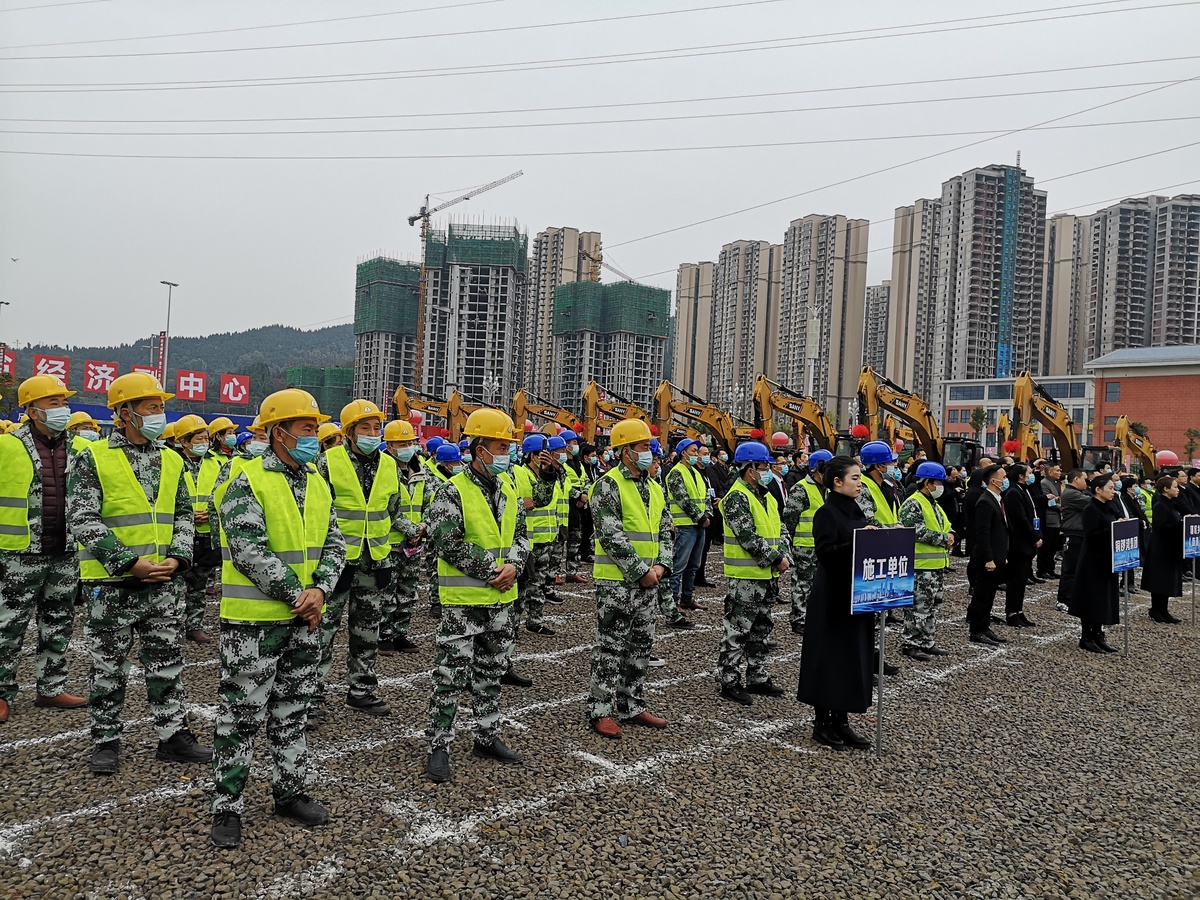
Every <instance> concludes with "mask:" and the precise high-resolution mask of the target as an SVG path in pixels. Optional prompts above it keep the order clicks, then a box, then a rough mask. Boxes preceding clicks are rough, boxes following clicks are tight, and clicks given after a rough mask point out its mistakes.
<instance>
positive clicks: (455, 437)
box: [392, 385, 481, 443]
mask: <svg viewBox="0 0 1200 900" xmlns="http://www.w3.org/2000/svg"><path fill="white" fill-rule="evenodd" d="M392 402H394V403H395V404H396V416H397V418H400V419H407V418H408V417H409V416H410V415H412V411H413V410H414V409H415V410H418V411H420V412H423V413H425V414H426V415H431V416H438V417H439V418H442V419H445V420H446V430H447V431H449V432H450V439H451V440H452V441H454V442H456V443H457V442H458V441H459V439H460V438H462V433H463V428H464V427H465V426H466V424H467V416H469V415H470V414H471V413H473V412H475V410H477V409H481V407H480V406H478V405H477V404H474V403H464V402H463V399H462V395H461V394H460V393H459V392H458V391H455V392H454V393H453V394H451V395H450V399H448V400H435V399H433V398H432V397H427V396H425V395H423V394H420V393H418V392H417V391H415V390H412V391H410V390H408V389H407V388H406V387H404V385H401V386H400V387H398V388H396V393H395V394H394V395H393V396H392Z"/></svg>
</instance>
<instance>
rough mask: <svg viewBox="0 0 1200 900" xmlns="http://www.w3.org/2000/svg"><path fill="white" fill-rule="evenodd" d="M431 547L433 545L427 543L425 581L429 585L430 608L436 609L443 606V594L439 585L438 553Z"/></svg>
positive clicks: (431, 609)
mask: <svg viewBox="0 0 1200 900" xmlns="http://www.w3.org/2000/svg"><path fill="white" fill-rule="evenodd" d="M431 549H432V548H431V546H429V545H426V549H425V551H424V556H425V581H426V582H427V583H428V585H429V609H430V611H434V610H440V609H441V608H442V596H441V593H440V589H439V587H438V573H437V554H436V553H431V552H430V550H431Z"/></svg>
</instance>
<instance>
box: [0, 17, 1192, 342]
mask: <svg viewBox="0 0 1200 900" xmlns="http://www.w3.org/2000/svg"><path fill="white" fill-rule="evenodd" d="M35 4H36V6H35ZM19 7H21V8H23V7H35V8H33V9H18V8H19ZM435 7H436V8H435ZM431 8H433V9H431ZM676 10H677V11H681V12H678V13H677V14H671V15H658V16H651V17H647V16H646V15H645V14H646V13H651V12H653V13H665V12H670V11H676ZM345 17H354V18H350V19H348V20H343V21H330V22H323V23H319V24H289V23H312V22H313V20H321V19H331V18H338V19H345ZM598 18H602V21H587V22H586V23H582V24H567V25H562V26H559V27H536V26H542V25H546V24H547V23H578V22H580V20H595V19H598ZM1037 19H1043V20H1045V19H1052V20H1049V21H1040V22H1037V21H1026V20H1037ZM1023 21H1024V22H1025V24H1003V23H1013V22H1023ZM256 26H267V27H256ZM981 26H989V27H981ZM501 29H510V30H507V31H503V30H501ZM947 29H955V30H952V31H947ZM480 31H490V32H491V33H486V34H478V33H476V34H471V33H467V34H463V33H462V32H480ZM196 32H207V33H201V34H195V33H196ZM213 32H217V33H213ZM448 32H449V33H453V34H447V33H448ZM914 32H924V33H914ZM181 33H192V34H190V35H187V34H184V35H181ZM1197 34H1200V5H1198V4H1197V3H1196V2H1194V0H1193V2H1179V0H1107V2H1093V3H1084V2H1080V0H993V2H990V3H986V4H985V3H978V2H971V3H967V2H962V0H906V2H903V3H901V2H896V0H849V2H840V3H829V2H821V3H817V2H809V0H769V2H762V0H759V2H751V0H740V2H722V0H661V2H658V0H602V2H588V3H585V2H577V0H554V2H550V0H487V2H464V0H457V2H454V0H409V2H407V3H405V2H401V0H390V2H388V0H359V2H354V3H347V2H338V3H334V2H306V0H287V2H282V0H276V2H257V3H246V2H232V0H207V2H204V3H185V2H165V0H153V2H151V0H90V2H77V3H73V4H69V3H61V2H58V3H55V2H51V3H46V2H45V0H7V4H6V5H5V6H4V7H3V8H0V48H3V49H0V57H3V58H4V59H3V60H0V82H2V85H3V86H2V87H0V120H2V121H0V131H3V132H4V133H3V134H0V150H2V151H4V152H3V153H0V300H6V301H9V302H10V303H11V306H5V307H0V340H5V339H6V340H8V341H9V342H12V341H13V340H17V341H20V342H22V343H25V342H45V343H58V344H73V345H77V344H106V343H117V342H121V341H129V340H133V339H134V338H136V337H140V336H142V335H144V334H146V333H149V332H152V331H157V330H159V329H160V328H161V327H162V326H163V324H164V319H165V311H166V310H165V306H166V303H165V299H166V298H165V294H166V288H165V287H162V286H161V285H160V284H159V282H160V281H161V280H163V279H167V280H171V281H175V282H179V284H180V285H181V286H180V287H179V289H178V290H177V291H176V292H175V303H174V308H173V310H172V323H171V325H172V328H171V330H172V332H173V333H175V334H180V335H199V334H208V333H211V332H217V331H226V330H240V329H243V328H249V327H254V326H258V325H266V324H272V323H277V322H279V323H285V324H290V325H296V326H302V327H303V326H311V325H315V324H317V323H322V324H325V323H330V324H333V323H336V322H345V321H351V319H352V311H353V284H354V282H353V279H354V266H355V263H356V262H357V261H358V260H359V259H361V258H363V257H367V256H371V255H374V254H375V253H376V252H377V251H380V250H382V251H384V252H386V253H388V254H391V255H399V256H404V257H408V258H416V257H417V256H418V255H419V252H420V248H419V241H418V238H417V229H415V228H410V227H409V226H408V224H407V222H406V217H407V216H408V215H409V214H411V213H413V212H415V211H416V210H417V208H418V207H419V206H420V205H421V203H422V201H423V198H424V195H425V194H426V193H432V194H435V195H437V196H439V197H441V198H443V199H449V198H451V197H454V196H455V195H456V194H458V193H461V191H462V190H465V189H468V188H470V187H473V186H476V185H480V184H483V183H486V182H489V181H492V180H494V179H497V178H500V177H502V176H504V175H507V174H508V173H510V172H513V171H515V170H517V169H523V170H524V172H525V175H524V177H522V178H520V179H518V180H516V181H514V182H511V183H509V184H507V185H505V186H503V187H500V188H497V189H496V190H495V191H494V192H491V193H489V194H487V195H485V196H483V197H480V198H478V199H476V200H472V201H470V202H468V203H464V204H461V205H459V206H458V207H457V208H456V209H455V210H454V213H456V214H458V215H465V216H469V217H472V218H473V219H474V220H477V221H478V220H486V221H491V220H494V219H507V220H516V221H517V222H519V223H520V224H521V226H522V227H525V228H527V229H528V231H529V233H530V237H531V239H532V237H533V235H534V234H536V232H537V231H538V230H540V229H542V228H545V227H547V226H551V225H569V226H574V227H577V228H580V229H587V230H598V231H600V232H602V234H603V239H604V244H605V250H606V257H607V259H608V261H609V262H613V263H615V264H616V265H617V266H619V267H620V268H621V269H623V270H624V271H626V272H627V273H629V274H631V275H633V276H635V277H642V278H644V280H646V281H647V282H648V283H652V284H656V285H660V286H662V287H667V288H674V285H675V279H674V271H675V268H676V266H677V265H678V264H679V263H680V262H683V261H689V260H701V259H716V256H717V254H718V252H719V250H720V247H721V245H722V244H723V243H726V242H729V241H732V240H738V239H760V240H771V241H776V242H777V241H779V240H781V238H782V235H783V232H784V230H785V228H786V227H787V223H788V222H789V221H790V220H791V219H794V218H798V217H800V216H804V215H807V214H810V213H828V214H833V213H841V214H844V215H847V216H851V217H862V218H867V219H870V220H871V222H872V223H873V224H872V225H871V231H870V246H871V249H872V253H871V268H870V280H871V282H872V283H875V282H878V281H880V280H882V279H884V278H887V277H889V274H890V270H891V256H890V251H889V249H888V248H889V245H890V244H891V240H892V223H891V215H892V211H893V209H894V208H895V207H896V206H899V205H901V204H906V203H911V202H912V201H913V200H914V199H916V198H918V197H933V196H937V195H938V194H939V193H940V188H941V183H942V182H943V181H944V180H945V179H946V178H949V177H950V176H952V175H955V174H958V173H961V172H963V171H964V170H966V169H969V168H973V167H975V166H981V165H986V164H988V163H992V162H1005V163H1008V162H1012V161H1014V160H1015V158H1016V155H1017V152H1018V151H1020V153H1021V161H1022V164H1023V165H1024V167H1025V168H1026V169H1027V171H1028V172H1029V173H1030V174H1031V175H1033V176H1034V178H1035V179H1037V181H1038V183H1039V186H1044V187H1045V189H1046V190H1047V191H1048V192H1049V209H1050V211H1051V212H1056V211H1063V210H1068V209H1072V210H1073V211H1078V212H1090V211H1092V210H1094V209H1095V208H1097V207H1099V206H1102V205H1106V204H1107V203H1109V202H1112V201H1113V200H1115V199H1117V198H1120V197H1123V196H1135V195H1140V194H1145V193H1149V192H1152V191H1156V190H1164V191H1165V192H1167V193H1185V192H1196V191H1200V171H1198V166H1197V160H1200V146H1193V147H1189V148H1184V149H1178V150H1174V151H1172V152H1162V151H1168V150H1170V148H1175V147H1180V146H1181V145H1185V144H1189V143H1192V142H1200V118H1197V117H1196V115H1195V112H1196V109H1197V107H1198V105H1200V104H1198V102H1197V101H1198V100H1200V80H1195V81H1190V82H1186V83H1181V84H1173V82H1179V81H1186V80H1187V79H1192V78H1198V79H1200V50H1198V49H1197V47H1198V45H1197V42H1196V36H1197ZM897 35H902V36H897ZM130 38H140V39H138V40H130ZM330 42H333V43H334V44H335V45H334V46H312V45H314V44H328V43H330ZM301 44H307V45H309V46H307V47H297V46H294V45H301ZM29 45H39V46H37V47H30V46H29ZM289 45H290V46H289ZM797 45H804V46H797ZM16 48H22V49H16ZM230 48H249V49H239V50H237V51H236V52H217V53H209V52H202V53H195V52H189V51H210V50H229V49H230ZM263 48H270V49H263ZM698 48H704V49H698ZM730 51H738V52H730ZM114 54H116V55H118V58H96V57H98V56H108V57H112V56H113V55H114ZM618 54H629V55H633V56H634V57H635V58H636V57H637V55H639V54H645V55H650V56H659V57H663V56H673V57H674V58H668V59H663V58H659V59H654V60H650V61H636V62H629V61H621V62H614V55H618ZM684 54H688V55H684ZM32 56H39V57H69V58H65V59H64V58H58V59H48V58H43V59H37V60H30V59H23V60H20V61H17V60H15V59H13V58H14V57H32ZM581 58H587V64H583V62H582V61H581ZM552 60H559V61H560V62H558V63H555V64H553V67H549V68H546V67H545V66H546V65H548V64H549V62H548V61H552ZM562 60H573V62H569V63H565V62H561V61H562ZM1117 63H1138V64H1136V65H1113V64H1117ZM538 66H542V67H543V68H541V69H540V70H537V69H536V67H538ZM461 67H477V68H480V69H482V70H483V71H482V72H472V73H470V74H440V75H435V74H434V72H435V71H440V72H442V73H446V72H448V71H460V70H461ZM506 67H507V68H510V69H522V68H523V69H525V70H524V71H503V69H504V68H506ZM531 67H534V70H530V68H531ZM1070 67H1076V68H1077V70H1076V71H1063V72H1050V73H1046V72H1044V71H1043V73H1042V74H1026V75H1021V76H1019V77H978V76H998V75H1003V74H1007V73H1028V72H1031V71H1033V70H1047V69H1064V68H1070ZM1078 67H1092V68H1078ZM497 69H501V71H497ZM364 73H393V74H392V75H391V76H389V77H383V76H379V75H377V74H376V75H374V76H373V77H371V78H369V79H363V78H361V77H358V78H356V77H355V76H361V75H363V74H364ZM395 73H403V75H402V77H396V74H395ZM280 78H292V79H295V78H304V79H307V80H309V81H310V82H311V81H313V80H319V81H323V82H325V83H307V84H285V85H278V84H274V85H262V84H260V83H255V82H256V80H261V79H280ZM968 78H970V79H972V80H964V79H968ZM335 79H336V80H335ZM934 79H939V80H941V79H944V81H941V83H924V84H908V85H907V86H896V83H897V82H920V81H925V82H928V81H930V80H934ZM243 80H250V82H251V83H250V85H249V86H246V85H244V84H243V85H241V86H235V87H213V85H228V84H230V83H231V82H238V81H243ZM61 85H66V87H62V86H61ZM114 85H124V86H126V87H125V88H124V89H115V88H114V87H113V86H114ZM130 85H133V86H135V88H136V89H129V87H128V86H130ZM181 88H183V89H181ZM847 88H853V89H850V90H847ZM1018 92H1019V93H1023V94H1026V96H1012V95H1013V94H1015V93H1018ZM767 94H773V96H766V95H767ZM996 94H1005V95H1008V96H1001V97H991V98H990V99H969V100H960V101H957V102H920V103H914V102H912V101H917V100H925V101H928V100H931V99H934V98H938V99H942V98H955V97H975V98H978V97H979V95H996ZM746 95H755V96H749V97H747V96H746ZM731 97H734V98H736V99H720V100H714V99H713V98H731ZM655 101H675V102H667V103H656V102H655ZM678 101H702V102H678ZM1115 101H1119V102H1115ZM642 104H651V105H642ZM1101 104H1109V105H1106V106H1103V107H1102V108H1099V109H1092V108H1093V107H1097V106H1100V105H1101ZM830 106H838V107H842V108H841V109H836V110H825V111H813V109H812V108H813V107H830ZM546 107H574V108H573V109H568V110H559V111H527V112H519V110H531V109H544V108H546ZM597 107H603V108H597ZM846 107H851V108H846ZM768 110H782V111H783V112H777V113H774V114H768V115H729V114H734V113H737V114H744V113H759V112H763V111H768ZM797 110H799V111H797ZM447 113H453V114H454V115H446V114H447ZM685 116H686V117H690V118H687V119H682V120H681V119H678V118H677V117H685ZM696 116H705V118H695V117H696ZM365 117H377V118H365ZM667 117H673V118H675V120H673V121H662V119H664V118H667ZM1165 118H1177V120H1176V121H1169V122H1164V121H1160V122H1145V121H1144V120H1151V119H1154V120H1158V119H1165ZM229 119H237V120H249V121H237V122H229V121H225V122H214V121H211V120H229ZM268 119H270V120H280V119H287V120H289V121H264V120H268ZM629 119H642V120H650V121H641V122H630V121H616V120H629ZM33 120H42V121H33ZM45 120H67V121H60V122H53V123H52V122H48V121H45ZM79 120H100V121H99V122H96V121H93V122H90V123H85V122H80V121H79ZM132 120H137V121H132ZM169 120H178V121H176V122H170V121H169ZM197 120H209V121H207V122H198V121H197ZM1050 120H1060V121H1055V122H1053V123H1052V124H1054V125H1060V126H1061V125H1090V124H1092V123H1128V122H1131V121H1134V120H1137V121H1139V122H1141V123H1140V124H1119V125H1108V126H1102V127H1087V128H1071V129H1065V128H1060V129H1057V130H1036V131H1029V130H1024V131H1022V132H1021V133H1018V134H1004V133H1003V132H1006V131H1014V130H1017V129H1028V128H1030V127H1031V126H1035V125H1039V124H1041V123H1046V122H1049V121H1050ZM597 121H600V122H603V123H604V124H584V125H574V126H568V127H556V126H557V125H558V124H559V123H567V122H585V123H596V122H597ZM547 124H550V125H551V127H536V126H539V125H547ZM496 125H503V126H512V127H503V128H494V127H493V128H487V129H480V128H479V127H478V126H496ZM400 129H411V130H409V131H403V130H400ZM364 130H366V131H377V132H378V133H363V132H364ZM271 131H291V132H296V131H330V132H334V131H340V132H342V133H330V134H265V133H266V132H271ZM14 132H61V133H57V134H46V133H41V134H31V133H14ZM95 132H116V133H118V134H117V136H113V135H111V134H110V135H101V134H96V133H95ZM130 132H151V133H152V134H136V135H135V134H130ZM185 132H186V133H187V134H183V133H185ZM211 132H241V133H240V134H221V135H216V134H212V133H211ZM245 132H252V134H245ZM347 132H353V133H347ZM963 132H969V133H971V134H961V133H963ZM975 132H988V133H975ZM948 133H959V134H948ZM993 133H998V134H996V136H995V139H994V140H986V139H987V138H989V137H992V136H993ZM908 135H917V136H920V137H908V138H905V139H898V138H899V136H908ZM922 135H923V136H922ZM864 138H866V139H868V140H862V139H864ZM853 139H857V140H853ZM981 141H985V142H983V143H978V144H977V145H976V146H971V147H964V146H963V145H967V144H970V143H972V142H981ZM801 142H823V143H809V144H804V143H801ZM730 144H736V145H745V144H751V145H754V144H760V145H761V144H775V145H776V146H758V147H741V148H735V149H690V150H683V151H677V152H659V153H617V154H608V155H541V156H539V155H537V154H539V153H540V154H546V153H559V152H569V151H595V150H622V151H624V150H631V149H638V148H699V147H711V146H712V145H730ZM780 144H786V145H787V146H779V145H780ZM18 151H20V152H18ZM47 154H64V155H47ZM88 154H100V155H102V156H89V155H88ZM489 154H495V156H492V157H491V158H478V157H487V155H489ZM934 154H940V155H936V156H934ZM1146 154H1155V155H1152V156H1148V157H1147V158H1144V159H1138V160H1133V161H1129V162H1121V163H1120V164H1118V165H1109V164H1112V163H1118V162H1120V161H1122V160H1128V159H1130V158H1132V157H1139V156H1143V155H1146ZM104 155H111V156H104ZM113 156H115V157H116V158H113ZM169 156H183V157H209V158H190V159H164V158H155V157H169ZM364 156H367V157H369V156H374V157H393V158H391V159H379V158H377V159H354V158H352V157H364ZM422 156H423V157H426V158H423V159H422V158H407V159H405V158H399V157H422ZM472 156H474V157H477V158H470V157H472ZM929 156H932V157H933V158H929V159H924V160H923V161H918V160H920V158H922V157H929ZM213 157H215V158H213ZM221 157H226V158H221ZM228 157H266V158H265V159H245V158H240V159H230V158H228ZM279 157H340V158H337V159H311V158H309V159H280V158H279ZM347 157H350V158H347ZM429 157H444V158H429ZM455 157H457V158H455ZM891 166H895V167H896V168H895V169H894V170H892V171H887V172H882V173H880V174H871V173H873V172H876V171H877V170H881V169H885V168H888V167H891ZM1101 166H1106V167H1105V168H1099V169H1097V170H1096V171H1091V172H1084V173H1082V174H1073V173H1079V172H1081V171H1082V170H1088V169H1094V168H1096V167H1101ZM1058 176H1071V177H1065V178H1061V177H1058ZM1050 179H1057V180H1053V181H1051V180H1050ZM837 182H845V183H842V184H837ZM1188 182H1191V183H1190V184H1188ZM792 195H802V196H795V197H794V198H793V199H788V200H786V201H784V202H775V203H772V202H771V201H778V200H780V199H781V198H785V197H789V196H792ZM435 202H436V201H435ZM766 204H769V205H766ZM760 205H761V208H758V209H753V210H751V211H747V212H742V213H740V214H735V215H730V214H731V213H735V212H736V211H738V210H741V209H743V208H746V207H755V206H760ZM1076 207H1078V209H1073V208H1076ZM447 214H449V213H447ZM712 217H723V218H719V219H717V220H716V221H712V222H708V223H705V224H698V225H695V227H687V228H683V229H682V230H678V231H673V232H671V233H669V234H665V235H661V236H657V237H648V236H650V235H654V234H655V233H656V232H661V231H665V230H667V229H675V228H678V227H679V226H687V225H690V224H693V223H698V222H700V221H701V220H705V219H709V218H712ZM12 257H17V261H16V262H12V261H11V258H12ZM614 277H615V276H612V275H611V274H608V273H606V274H605V280H612V279H613V278H614Z"/></svg>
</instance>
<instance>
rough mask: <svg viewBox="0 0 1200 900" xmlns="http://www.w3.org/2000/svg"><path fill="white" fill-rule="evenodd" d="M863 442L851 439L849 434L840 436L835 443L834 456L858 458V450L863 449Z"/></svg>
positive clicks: (854, 438)
mask: <svg viewBox="0 0 1200 900" xmlns="http://www.w3.org/2000/svg"><path fill="white" fill-rule="evenodd" d="M862 445H863V442H862V441H860V440H859V439H858V438H856V437H851V436H850V435H848V434H839V435H838V436H837V440H836V441H835V442H834V451H833V455H834V456H849V457H855V456H858V450H859V448H860V447H862Z"/></svg>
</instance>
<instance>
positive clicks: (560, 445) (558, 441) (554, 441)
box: [546, 434, 567, 450]
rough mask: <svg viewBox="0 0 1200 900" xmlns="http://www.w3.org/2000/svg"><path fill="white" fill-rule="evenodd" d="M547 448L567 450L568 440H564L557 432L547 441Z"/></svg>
mask: <svg viewBox="0 0 1200 900" xmlns="http://www.w3.org/2000/svg"><path fill="white" fill-rule="evenodd" d="M546 449H547V450H566V449H567V442H566V441H564V440H563V439H562V438H561V437H559V436H558V435H557V434H556V435H555V436H554V437H552V438H550V440H548V441H547V442H546Z"/></svg>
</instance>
